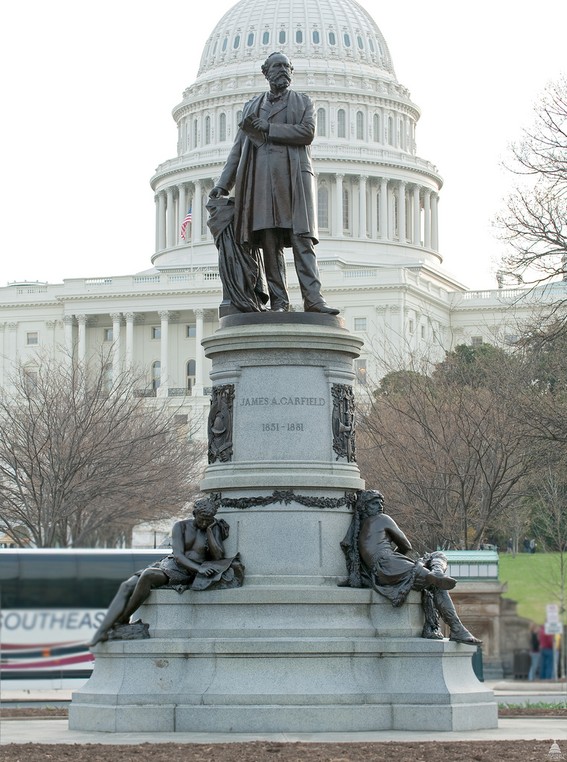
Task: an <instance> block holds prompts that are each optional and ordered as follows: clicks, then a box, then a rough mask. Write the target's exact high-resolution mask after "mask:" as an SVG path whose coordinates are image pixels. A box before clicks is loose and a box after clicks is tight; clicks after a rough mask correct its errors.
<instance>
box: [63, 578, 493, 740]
mask: <svg viewBox="0 0 567 762" xmlns="http://www.w3.org/2000/svg"><path fill="white" fill-rule="evenodd" d="M139 615H140V616H141V617H142V619H143V620H144V621H146V622H148V623H149V624H150V634H151V638H150V639H149V640H140V641H113V642H107V643H102V644H99V645H98V646H97V647H96V648H95V649H94V652H95V655H96V661H95V667H94V671H93V675H92V677H91V678H90V680H89V681H88V682H87V683H86V685H85V686H84V687H83V688H81V689H80V690H79V691H77V692H75V693H74V694H73V700H72V704H71V707H70V711H69V727H70V728H71V729H73V730H99V731H107V732H124V731H128V732H139V733H144V732H175V731H178V732H188V731H195V732H241V733H270V732H274V733H275V732H297V733H300V732H305V733H314V732H329V731H337V732H351V731H371V730H394V729H395V730H423V729H427V730H439V731H450V730H479V729H485V728H492V727H496V726H497V705H496V702H495V700H494V695H493V694H492V691H490V690H487V689H486V688H485V686H484V685H483V684H482V683H480V682H479V681H478V680H477V679H476V677H475V675H474V672H473V669H472V660H471V657H472V655H473V653H474V652H475V649H474V648H473V647H472V646H466V645H462V644H457V643H451V642H449V641H447V640H442V641H439V640H437V641H434V640H424V639H422V638H420V637H418V636H419V632H420V631H421V625H422V616H421V609H420V596H419V595H418V594H417V593H412V594H411V595H410V599H409V600H408V602H407V604H406V605H405V606H404V607H402V608H401V609H393V608H392V606H391V605H390V603H389V602H388V601H386V600H384V599H382V598H380V597H379V596H377V595H376V594H375V593H373V592H372V591H370V590H352V589H350V588H337V587H334V586H333V587H331V586H327V585H323V586H319V587H311V588H298V587H295V586H294V587H293V588H285V587H279V588H278V587H268V588H262V587H257V586H256V587H249V588H247V587H243V588H241V589H237V590H227V591H211V592H209V593H191V592H188V593H184V594H183V595H181V596H180V595H178V594H177V593H175V592H174V591H169V590H159V591H157V592H156V593H153V594H152V596H151V598H150V600H149V602H148V603H147V604H146V605H144V606H143V607H142V608H141V609H140V612H139Z"/></svg>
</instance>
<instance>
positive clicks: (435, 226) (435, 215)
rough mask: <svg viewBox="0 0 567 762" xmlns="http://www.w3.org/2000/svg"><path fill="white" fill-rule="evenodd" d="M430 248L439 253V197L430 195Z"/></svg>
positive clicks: (434, 194) (433, 194)
mask: <svg viewBox="0 0 567 762" xmlns="http://www.w3.org/2000/svg"><path fill="white" fill-rule="evenodd" d="M431 248H432V249H433V251H439V196H438V194H437V193H432V194H431Z"/></svg>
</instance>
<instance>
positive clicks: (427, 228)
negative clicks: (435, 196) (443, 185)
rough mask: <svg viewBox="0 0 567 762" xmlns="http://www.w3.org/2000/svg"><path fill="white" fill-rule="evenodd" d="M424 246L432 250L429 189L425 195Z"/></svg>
mask: <svg viewBox="0 0 567 762" xmlns="http://www.w3.org/2000/svg"><path fill="white" fill-rule="evenodd" d="M423 245H424V247H425V248H426V249H430V248H431V191H430V190H429V189H428V188H426V189H425V192H424V194H423Z"/></svg>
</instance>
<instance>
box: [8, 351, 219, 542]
mask: <svg viewBox="0 0 567 762" xmlns="http://www.w3.org/2000/svg"><path fill="white" fill-rule="evenodd" d="M37 367H38V370H37V372H36V373H34V374H33V375H30V372H29V370H28V369H26V368H25V367H23V366H22V367H20V368H19V369H18V370H17V372H16V374H15V376H14V378H13V379H12V383H11V384H10V386H9V387H8V388H6V389H3V390H1V393H0V522H2V524H3V526H4V527H5V528H6V530H7V531H8V532H9V533H10V534H12V536H14V537H16V536H18V532H17V531H16V530H17V529H18V528H19V530H20V535H19V536H21V529H22V528H24V529H25V531H26V532H27V534H28V536H29V538H30V539H31V541H32V542H33V544H34V545H36V546H38V547H50V546H66V545H70V546H81V545H90V544H93V543H96V542H100V541H101V539H102V538H106V541H109V539H110V538H112V537H116V536H118V535H121V534H125V533H126V534H127V533H128V532H129V530H130V528H131V527H132V525H134V524H136V523H139V522H140V521H145V520H149V519H159V518H165V517H171V516H175V515H179V514H180V512H181V511H182V510H183V506H184V504H185V503H186V502H187V501H188V500H189V499H190V497H191V495H192V494H194V493H195V492H196V491H198V490H197V479H198V475H199V473H200V470H201V468H202V463H203V458H204V451H205V446H204V444H203V443H201V442H198V441H196V440H194V439H192V434H193V433H194V429H195V425H194V424H192V423H191V422H189V423H187V424H179V423H176V420H177V419H176V418H175V412H170V411H168V410H167V409H166V408H165V407H164V406H163V405H156V406H150V405H149V404H148V401H147V400H144V399H141V398H140V397H137V396H136V395H135V394H134V392H135V390H136V388H139V386H140V384H139V380H138V378H137V377H136V375H135V374H133V373H130V372H123V373H120V374H119V375H118V376H117V377H116V378H114V379H113V380H112V382H111V383H110V384H109V380H108V374H107V367H108V366H107V362H106V358H105V357H103V356H100V357H98V358H97V359H96V360H95V361H93V363H91V365H90V366H89V367H88V368H83V367H82V366H79V367H77V365H76V364H74V363H72V362H71V361H70V360H69V358H64V360H63V361H57V360H55V359H53V358H52V357H50V356H43V357H41V358H39V362H38V366H37ZM152 402H154V400H152Z"/></svg>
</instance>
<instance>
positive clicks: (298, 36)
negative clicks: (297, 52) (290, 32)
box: [295, 29, 303, 45]
mask: <svg viewBox="0 0 567 762" xmlns="http://www.w3.org/2000/svg"><path fill="white" fill-rule="evenodd" d="M295 41H296V43H297V44H298V45H301V43H302V42H303V32H302V31H301V29H297V30H296V32H295Z"/></svg>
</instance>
